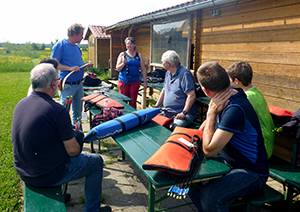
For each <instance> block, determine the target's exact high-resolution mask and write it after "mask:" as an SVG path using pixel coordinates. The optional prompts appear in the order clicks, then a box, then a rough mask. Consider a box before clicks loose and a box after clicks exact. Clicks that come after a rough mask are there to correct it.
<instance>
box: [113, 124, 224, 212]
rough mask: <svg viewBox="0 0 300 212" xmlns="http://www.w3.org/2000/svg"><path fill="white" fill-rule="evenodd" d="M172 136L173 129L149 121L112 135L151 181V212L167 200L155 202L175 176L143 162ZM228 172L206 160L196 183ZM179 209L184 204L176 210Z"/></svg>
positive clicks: (196, 178)
mask: <svg viewBox="0 0 300 212" xmlns="http://www.w3.org/2000/svg"><path fill="white" fill-rule="evenodd" d="M170 135H171V131H170V130H168V129H166V128H165V127H163V126H161V125H159V124H157V123H155V122H154V121H150V122H148V123H145V124H143V125H141V126H138V127H136V128H133V129H131V130H128V131H126V132H123V133H121V134H118V135H115V136H113V139H114V140H115V141H116V143H117V144H118V145H119V146H120V147H121V148H122V150H123V151H124V152H125V153H126V155H127V156H128V157H129V158H130V159H131V160H132V161H133V162H134V163H135V165H136V166H137V167H138V168H139V169H140V170H141V171H142V173H143V174H144V175H145V176H146V177H147V178H148V180H149V186H148V211H149V212H152V211H156V210H155V207H154V206H155V205H156V204H157V203H159V202H161V201H162V200H164V199H165V198H167V196H165V197H162V198H159V199H156V191H157V190H161V189H169V188H170V187H171V186H172V185H173V184H174V183H175V180H176V177H175V176H174V175H172V174H169V173H168V172H163V171H148V170H144V169H143V168H142V166H143V164H144V162H146V161H147V160H148V159H149V158H150V157H151V156H152V155H153V154H154V153H155V152H156V151H157V150H158V149H159V148H160V146H161V145H162V144H163V143H164V142H165V141H166V140H167V138H168V137H169V136H170ZM228 172H229V167H228V166H226V165H225V164H223V163H220V162H217V161H215V160H204V162H203V163H202V165H201V168H200V169H199V170H198V173H197V174H196V176H195V180H194V181H193V182H199V181H202V180H208V179H213V178H217V177H221V176H222V175H225V174H226V173H228ZM166 193H167V192H166ZM179 201H180V200H179ZM189 204H191V203H189ZM180 206H183V205H178V206H175V207H180ZM162 210H165V209H162Z"/></svg>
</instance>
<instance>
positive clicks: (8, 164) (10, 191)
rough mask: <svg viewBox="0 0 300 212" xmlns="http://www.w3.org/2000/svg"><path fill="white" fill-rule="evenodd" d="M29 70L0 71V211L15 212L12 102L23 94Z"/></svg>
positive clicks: (19, 202)
mask: <svg viewBox="0 0 300 212" xmlns="http://www.w3.org/2000/svg"><path fill="white" fill-rule="evenodd" d="M29 77H30V74H29V72H10V73H0V78H1V82H0V150H1V151H0V182H1V183H0V199H1V201H0V211H19V210H20V209H21V206H22V205H23V200H22V198H21V196H22V195H23V194H22V189H21V183H22V181H21V180H20V178H19V176H18V174H17V172H16V171H15V168H14V167H13V151H12V144H11V123H12V117H13V111H14V108H15V106H16V104H17V103H18V102H19V101H20V100H21V99H22V98H24V97H25V96H26V95H27V90H28V87H29V85H30V81H29Z"/></svg>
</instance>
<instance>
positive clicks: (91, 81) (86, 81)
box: [82, 75, 102, 86]
mask: <svg viewBox="0 0 300 212" xmlns="http://www.w3.org/2000/svg"><path fill="white" fill-rule="evenodd" d="M101 83H102V82H101V80H100V79H99V78H97V77H90V76H89V75H86V76H85V77H84V78H83V80H82V84H83V85H86V86H98V85H100V84H101Z"/></svg>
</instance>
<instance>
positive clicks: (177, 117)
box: [175, 112, 186, 119]
mask: <svg viewBox="0 0 300 212" xmlns="http://www.w3.org/2000/svg"><path fill="white" fill-rule="evenodd" d="M185 117H186V115H184V114H183V113H182V112H181V113H178V114H177V115H176V117H175V119H185Z"/></svg>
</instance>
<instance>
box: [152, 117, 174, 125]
mask: <svg viewBox="0 0 300 212" xmlns="http://www.w3.org/2000/svg"><path fill="white" fill-rule="evenodd" d="M152 120H153V121H155V122H156V123H157V124H159V125H161V126H163V127H165V128H169V127H170V125H171V124H172V123H173V119H172V118H168V117H165V116H163V115H161V114H157V116H155V117H154V118H153V119H152Z"/></svg>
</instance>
